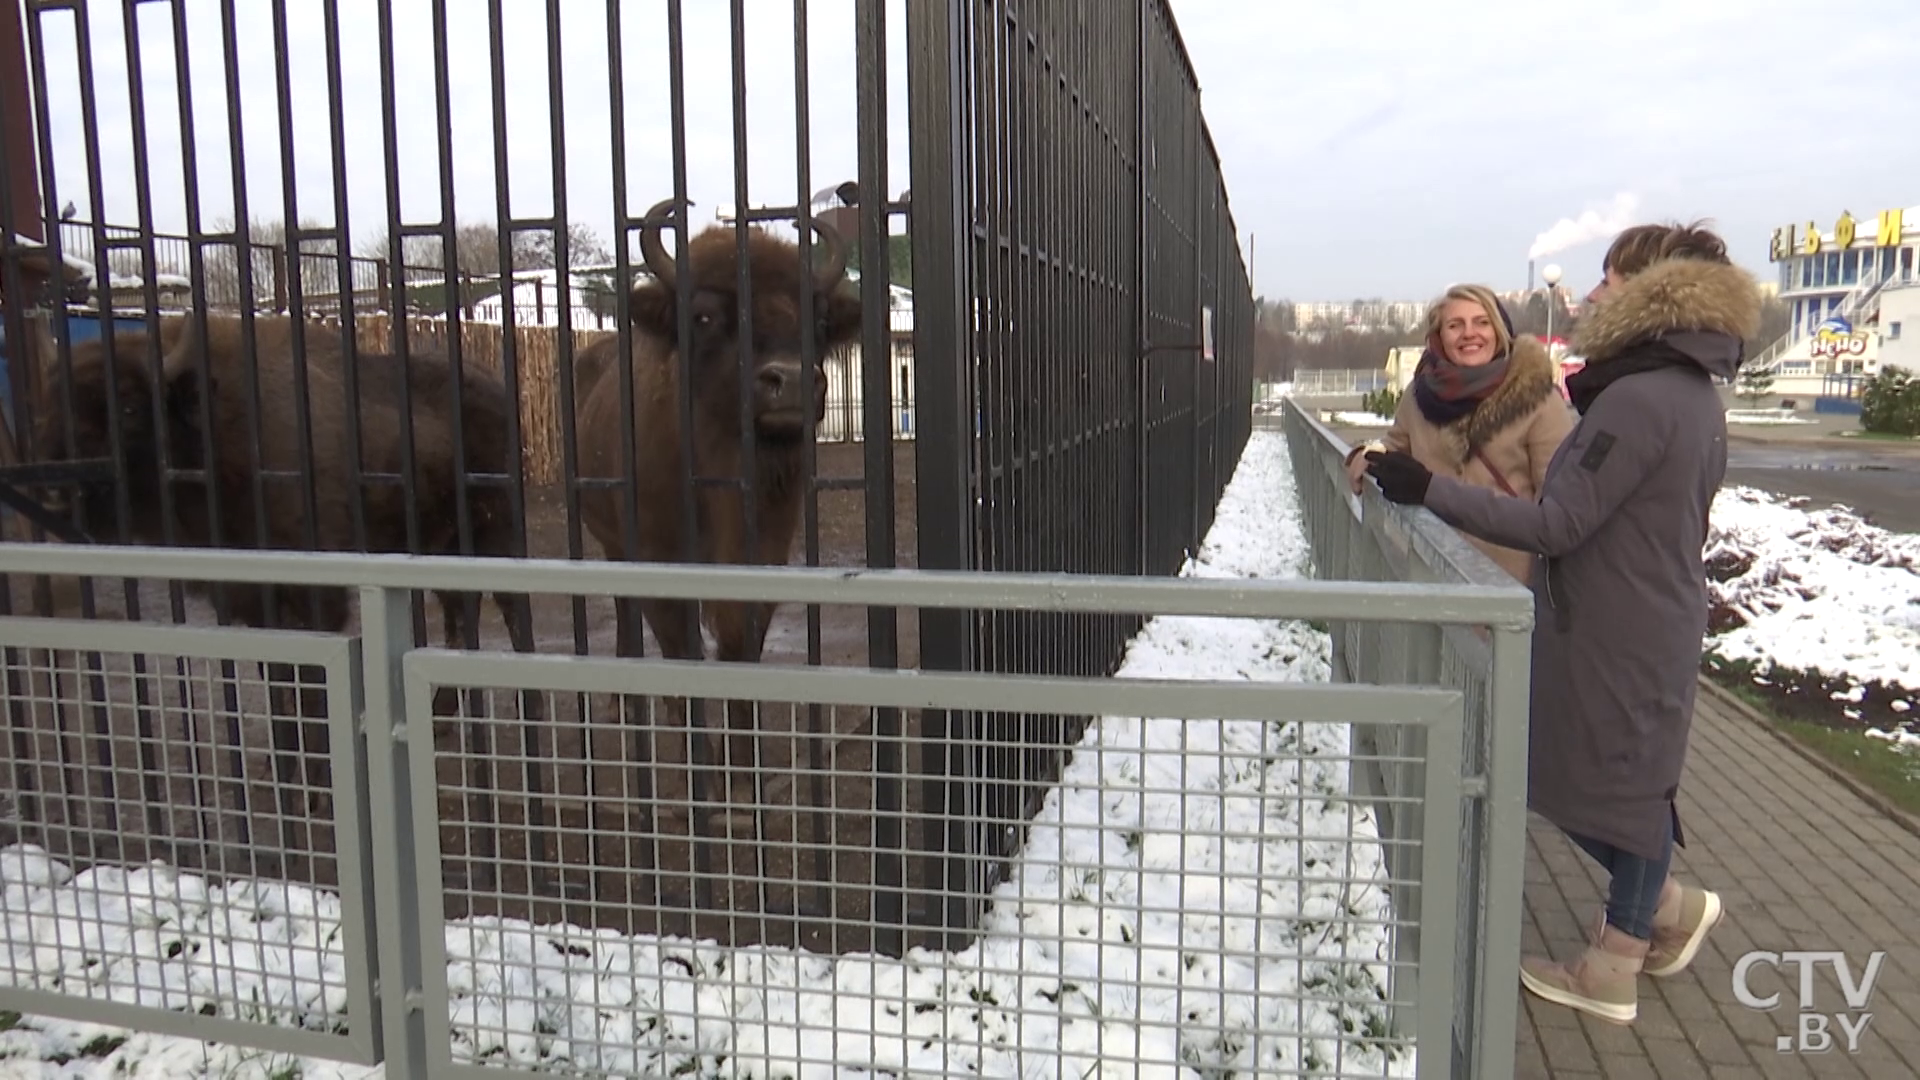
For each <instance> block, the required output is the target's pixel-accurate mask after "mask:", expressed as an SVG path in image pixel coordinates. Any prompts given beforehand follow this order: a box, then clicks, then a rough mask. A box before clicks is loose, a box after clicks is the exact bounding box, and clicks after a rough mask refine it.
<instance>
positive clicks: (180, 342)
mask: <svg viewBox="0 0 1920 1080" xmlns="http://www.w3.org/2000/svg"><path fill="white" fill-rule="evenodd" d="M179 326H180V336H179V337H177V338H174V339H173V347H172V348H170V349H168V350H167V351H166V354H165V355H164V356H163V357H161V360H160V377H161V378H162V379H165V380H166V381H167V382H172V381H173V380H175V379H178V378H180V377H181V376H182V375H186V374H188V373H189V372H191V371H193V370H194V353H195V350H196V348H197V347H198V341H199V337H200V324H199V321H198V320H196V319H195V318H194V317H193V314H192V313H191V312H189V313H188V314H187V315H185V316H184V317H182V318H181V320H180V323H179Z"/></svg>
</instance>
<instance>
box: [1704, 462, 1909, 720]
mask: <svg viewBox="0 0 1920 1080" xmlns="http://www.w3.org/2000/svg"><path fill="white" fill-rule="evenodd" d="M1706 554H1707V559H1708V561H1709V563H1710V564H1711V565H1713V566H1716V567H1720V568H1722V569H1721V573H1720V575H1718V576H1726V575H1728V574H1731V576H1730V577H1729V578H1728V580H1726V581H1723V582H1714V583H1713V584H1712V586H1711V591H1712V594H1713V598H1714V599H1715V600H1716V601H1717V602H1719V603H1723V604H1725V605H1727V606H1728V607H1730V608H1732V609H1733V611H1734V612H1736V613H1737V614H1738V615H1739V617H1740V619H1741V620H1742V622H1743V625H1740V626H1738V627H1735V628H1733V629H1731V630H1728V631H1726V632H1725V633H1721V634H1718V635H1714V636H1711V637H1709V639H1708V642H1707V644H1708V646H1709V647H1710V648H1711V649H1712V650H1713V651H1715V652H1716V653H1718V654H1719V655H1720V656H1722V657H1724V658H1726V659H1728V660H1732V661H1748V662H1751V663H1753V664H1754V665H1755V669H1756V671H1757V672H1759V673H1761V674H1765V673H1766V672H1767V671H1768V670H1770V669H1772V668H1774V667H1781V668H1789V669H1796V670H1801V671H1817V672H1819V673H1821V674H1824V675H1827V676H1831V677H1835V678H1842V679H1847V680H1851V681H1853V682H1854V683H1855V684H1856V685H1855V688H1854V693H1856V694H1858V693H1860V692H1861V691H1860V690H1859V686H1858V684H1860V683H1868V682H1876V681H1877V682H1880V683H1883V684H1885V685H1887V686H1888V687H1899V688H1903V689H1907V690H1912V691H1914V699H1915V700H1920V536H1915V535H1911V534H1906V533H1891V532H1888V531H1886V530H1885V529H1881V528H1878V527H1876V526H1873V525H1869V524H1867V523H1866V522H1864V521H1862V520H1861V519H1860V517H1859V516H1858V515H1856V514H1854V513H1853V512H1852V511H1850V510H1848V509H1846V508H1844V507H1830V508H1828V509H1824V510H1814V509H1809V508H1807V500H1805V499H1799V498H1794V499H1782V498H1777V497H1775V496H1771V495H1768V494H1765V493H1763V492H1760V491H1756V490H1754V489H1753V488H1747V487H1738V488H1728V489H1725V490H1722V491H1721V492H1720V494H1719V497H1718V498H1716V499H1715V500H1714V503H1713V515H1712V531H1711V533H1710V534H1709V537H1708V541H1707V553H1706ZM1856 700H1857V699H1856ZM1904 704H1905V707H1904V708H1903V702H1901V701H1895V702H1894V703H1893V708H1894V710H1895V711H1896V712H1905V711H1907V709H1909V708H1911V707H1912V702H1906V703H1904ZM1894 745H1898V742H1897V741H1896V742H1895V743H1894Z"/></svg>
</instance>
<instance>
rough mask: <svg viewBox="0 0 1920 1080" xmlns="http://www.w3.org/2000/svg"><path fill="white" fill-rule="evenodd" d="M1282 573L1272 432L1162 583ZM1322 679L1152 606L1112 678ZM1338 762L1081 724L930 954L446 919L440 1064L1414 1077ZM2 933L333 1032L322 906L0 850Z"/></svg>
mask: <svg viewBox="0 0 1920 1080" xmlns="http://www.w3.org/2000/svg"><path fill="white" fill-rule="evenodd" d="M1305 563H1306V545H1305V539H1304V532H1303V529H1302V523H1301V520H1300V510H1299V507H1298V505H1297V503H1296V501H1295V495H1294V490H1293V486H1292V481H1291V474H1290V471H1289V464H1288V461H1287V452H1286V442H1285V439H1284V437H1283V436H1281V435H1280V434H1279V433H1277V432H1276V433H1267V432H1259V431H1256V432H1255V433H1254V434H1253V436H1252V439H1251V441H1250V442H1249V444H1248V447H1247V450H1246V453H1245V455H1244V457H1243V459H1242V461H1241V462H1240V465H1239V467H1238V469H1237V470H1236V472H1235V474H1234V478H1233V480H1232V482H1231V484H1230V485H1229V486H1228V488H1227V491H1226V494H1225V496H1224V498H1223V500H1222V502H1221V505H1220V507H1219V508H1218V511H1217V517H1216V521H1215V524H1214V526H1213V529H1212V530H1211V532H1210V533H1209V535H1208V538H1207V541H1206V543H1205V544H1204V546H1203V547H1202V549H1201V551H1200V552H1199V553H1198V555H1197V556H1196V557H1195V558H1194V559H1193V560H1191V561H1190V562H1189V564H1188V565H1187V566H1186V567H1185V568H1184V570H1183V574H1185V575H1187V576H1191V577H1197V578H1290V577H1298V576H1301V575H1302V573H1303V571H1304V567H1305ZM1327 665H1328V642H1327V639H1326V637H1325V635H1324V634H1322V633H1320V632H1318V631H1315V630H1313V629H1311V628H1310V627H1308V626H1305V625H1303V624H1300V623H1297V622H1271V621H1252V620H1229V619H1186V618H1162V619H1155V620H1153V621H1152V622H1150V623H1148V624H1147V626H1146V627H1144V628H1143V629H1142V631H1141V632H1140V633H1139V634H1138V635H1137V636H1136V638H1135V639H1134V641H1133V642H1132V643H1131V645H1130V647H1129V650H1128V653H1127V656H1126V659H1125V662H1124V665H1123V667H1122V669H1121V672H1120V675H1121V677H1136V678H1138V677H1162V678H1197V679H1228V680H1240V679H1251V680H1286V681H1322V680H1325V679H1326V678H1327V676H1328V666H1327ZM1347 752H1348V740H1347V733H1346V729H1345V728H1344V726H1341V725H1331V724H1313V723H1308V722H1297V723H1287V724H1265V723H1258V722H1235V721H1224V722H1222V721H1214V722H1190V723H1182V722H1178V721H1173V720H1164V719H1155V718H1150V717H1148V718H1136V717H1107V718H1104V719H1102V720H1101V721H1099V722H1098V723H1095V724H1093V725H1092V726H1090V727H1089V729H1088V731H1087V734H1086V736H1085V738H1084V740H1083V741H1082V743H1081V744H1080V746H1079V747H1078V748H1077V750H1076V752H1075V754H1074V757H1073V760H1072V762H1071V764H1070V765H1069V766H1068V767H1067V769H1066V770H1065V773H1064V775H1063V777H1062V780H1061V782H1060V784H1059V785H1058V786H1057V787H1056V788H1055V789H1053V790H1052V791H1051V792H1050V793H1049V794H1048V796H1047V798H1046V800H1045V803H1044V805H1043V807H1042V808H1041V810H1040V812H1039V813H1038V815H1037V816H1036V818H1035V820H1034V822H1033V825H1032V829H1031V832H1030V838H1029V842H1028V846H1027V849H1026V851H1025V852H1024V854H1023V856H1022V857H1021V858H1020V860H1019V861H1018V862H1017V864H1016V865H1015V868H1014V870H1013V873H1012V874H1011V875H1010V877H1009V879H1008V880H1007V881H1005V882H1003V883H1002V884H1001V885H1000V886H999V887H998V889H997V890H996V891H995V893H994V896H993V905H992V908H991V910H990V911H989V912H988V914H987V916H986V918H985V920H984V926H983V932H982V933H981V935H980V936H979V937H978V938H977V939H975V940H974V942H973V943H972V944H971V945H970V947H968V948H967V949H965V950H964V951H960V952H956V953H951V954H942V953H934V952H929V951H916V952H911V953H909V955H908V956H907V957H906V958H905V959H904V960H893V959H890V958H887V957H883V956H874V955H849V956H840V957H832V956H821V955H815V954H809V953H804V952H798V951H795V950H790V949H783V948H770V947H753V948H738V949H736V948H726V947H721V946H719V945H717V944H714V943H712V942H699V943H696V942H692V941H688V940H685V939H678V938H654V937H641V936H636V937H623V936H621V935H618V934H616V933H613V932H611V931H586V930H582V929H579V928H576V927H569V926H561V925H549V926H535V925H533V924H530V923H528V922H525V921H521V920H516V919H503V918H475V919H467V920H458V921H455V922H452V923H449V924H447V925H446V927H445V938H444V940H445V945H446V949H447V956H448V965H447V977H448V984H449V987H450V990H451V992H452V1002H451V1010H450V1019H451V1022H452V1027H453V1030H454V1054H455V1057H456V1059H457V1060H462V1061H471V1062H480V1063H484V1064H495V1065H508V1064H511V1065H516V1066H519V1067H522V1068H527V1069H533V1070H539V1071H561V1072H586V1073H588V1074H590V1075H591V1074H597V1073H613V1074H616V1075H636V1074H639V1075H675V1076H697V1077H709V1076H716V1077H717V1076H741V1077H826V1076H855V1075H859V1076H872V1075H875V1074H881V1075H886V1074H892V1075H907V1074H911V1075H915V1076H932V1075H969V1076H988V1077H1008V1078H1013V1077H1019V1078H1027V1077H1043V1076H1044V1077H1075V1078H1086V1077H1106V1076H1115V1077H1118V1076H1127V1077H1134V1076H1141V1077H1167V1078H1173V1077H1183V1078H1184V1077H1205V1078H1217V1080H1226V1078H1229V1077H1240V1076H1246V1075H1249V1074H1250V1073H1252V1072H1253V1071H1255V1070H1306V1071H1325V1072H1328V1073H1333V1071H1334V1070H1338V1072H1337V1075H1340V1076H1360V1075H1412V1070H1413V1065H1414V1061H1413V1053H1412V1051H1411V1049H1410V1048H1407V1047H1403V1046H1397V1045H1394V1044H1392V1043H1387V1042H1382V1041H1381V1040H1383V1039H1384V1038H1385V1037H1386V1035H1387V1032H1386V1013H1385V1011H1384V1007H1383V1001H1384V998H1385V989H1384V987H1385V981H1384V980H1385V963H1384V961H1385V960H1386V959H1387V955H1388V953H1387V943H1386V937H1385V932H1384V928H1383V927H1382V926H1381V925H1379V924H1380V923H1382V922H1386V921H1389V920H1391V918H1392V917H1393V914H1392V912H1391V911H1390V910H1389V906H1388V901H1387V896H1386V893H1385V891H1384V889H1383V888H1381V887H1380V885H1379V884H1374V883H1384V871H1383V868H1382V864H1381V862H1380V856H1379V850H1378V848H1377V846H1375V844H1374V843H1372V842H1371V841H1373V840H1374V839H1375V833H1374V831H1373V823H1372V818H1371V814H1370V813H1368V812H1367V811H1366V809H1365V808H1364V806H1363V805H1359V804H1355V803H1354V802H1352V801H1351V800H1350V799H1349V797H1348V794H1347V792H1348V785H1347V777H1346V768H1345V764H1344V762H1342V761H1340V760H1337V759H1338V758H1340V757H1342V756H1343V755H1345V754H1346V753H1347ZM0 917H4V922H3V923H0V959H4V961H5V962H4V963H0V979H11V980H13V981H14V982H16V983H17V984H20V985H30V986H38V987H45V988H52V987H64V988H67V989H69V990H73V991H83V990H84V991H85V992H90V993H93V994H95V995H97V996H111V997H113V998H116V999H118V1000H142V1001H148V1002H152V1003H155V1004H162V1005H166V1006H170V1007H187V1008H200V1007H202V1005H203V1003H206V1002H213V1001H218V1002H220V1003H222V1007H223V1009H226V1010H232V1009H233V1008H234V1006H233V1004H232V1003H234V1002H235V1001H252V1002H257V1003H258V1005H257V1006H256V1007H257V1008H259V1009H261V1010H265V1011H270V1012H272V1013H274V1014H276V1015H278V1016H280V1017H281V1018H282V1019H281V1022H283V1023H297V1024H300V1025H301V1026H304V1027H308V1028H314V1029H319V1030H327V1029H329V1028H330V1027H332V1026H333V1025H335V1024H337V1023H338V1022H339V1021H340V1018H341V1008H342V1005H343V1001H344V996H343V992H340V991H338V989H337V988H338V987H339V986H340V978H341V963H342V951H341V943H340V941H339V937H338V934H339V908H338V904H337V901H336V899H335V898H334V897H333V896H331V895H329V894H325V893H321V892H317V891H313V890H308V889H304V888H300V887H296V886H286V885H280V884H277V883H261V882H253V881H235V882H230V883H227V884H225V885H224V886H221V885H216V884H213V883H210V882H207V881H204V880H202V879H200V878H198V877H196V876H194V875H191V874H186V873H180V872H177V871H174V870H172V869H171V868H168V867H166V866H163V865H158V864H155V865H152V866H149V867H142V868H137V869H132V870H126V869H120V868H111V867H103V868H97V869H93V870H87V871H82V872H80V873H78V874H75V873H73V872H72V871H71V870H70V869H69V868H68V867H66V866H64V865H62V864H60V863H58V862H57V861H55V860H51V859H48V858H47V857H46V856H45V855H44V853H42V852H40V851H38V850H37V849H33V848H31V847H27V846H16V847H14V848H11V849H7V850H6V853H5V855H4V856H0ZM136 978H137V980H138V983H139V984H140V985H141V986H143V987H147V988H149V989H147V990H145V991H143V992H139V993H136V992H135V990H134V989H133V987H132V985H130V984H131V983H133V982H134V981H135V980H136ZM1302 996H1304V997H1306V998H1307V1000H1302ZM0 1026H4V1025H0ZM122 1038H124V1040H125V1041H115V1040H118V1039H122ZM89 1049H91V1050H92V1051H93V1052H92V1053H83V1052H82V1051H86V1050H89ZM1443 1050H1444V1048H1443ZM61 1058H65V1059H67V1060H66V1061H65V1063H64V1064H61V1065H58V1066H53V1065H49V1064H47V1063H49V1062H53V1061H56V1060H58V1059H61ZM8 1059H12V1060H11V1062H10V1061H9V1060H8ZM796 1059H797V1060H800V1061H802V1062H804V1064H802V1065H801V1066H800V1067H799V1068H798V1069H795V1068H794V1067H793V1063H794V1062H795V1061H796ZM13 1062H17V1063H20V1064H27V1063H33V1066H32V1067H44V1068H46V1069H47V1070H48V1071H46V1072H45V1073H44V1074H39V1073H36V1075H48V1076H61V1077H88V1078H93V1077H102V1078H104V1077H108V1076H118V1075H122V1074H127V1075H154V1076H161V1075H164V1076H168V1077H228V1076H260V1077H274V1078H276V1080H291V1078H293V1077H318V1076H333V1077H342V1078H347V1077H356V1078H357V1077H362V1076H378V1075H380V1074H381V1070H380V1069H377V1068H376V1069H373V1070H364V1069H356V1068H346V1067H340V1066H333V1065H328V1064H326V1063H322V1062H316V1061H312V1060H307V1059H292V1058H287V1057H284V1056H280V1057H275V1056H273V1055H266V1054H262V1053H260V1052H258V1051H251V1050H241V1049H238V1048H235V1047H231V1046H221V1045H213V1044H207V1043H200V1042H195V1041H190V1040H183V1039H173V1038H167V1037H163V1036H153V1035H140V1034H132V1035H129V1033H126V1032H123V1031H118V1030H115V1029H110V1028H102V1027H99V1026H96V1025H90V1024H75V1023H68V1022H64V1021H53V1020H46V1019H42V1018H37V1017H24V1018H19V1019H18V1020H16V1021H14V1022H13V1024H12V1025H11V1027H10V1028H9V1029H7V1030H4V1031H0V1071H3V1070H4V1067H5V1066H6V1065H8V1064H10V1063H13ZM1136 1062H1139V1063H1140V1064H1136Z"/></svg>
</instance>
